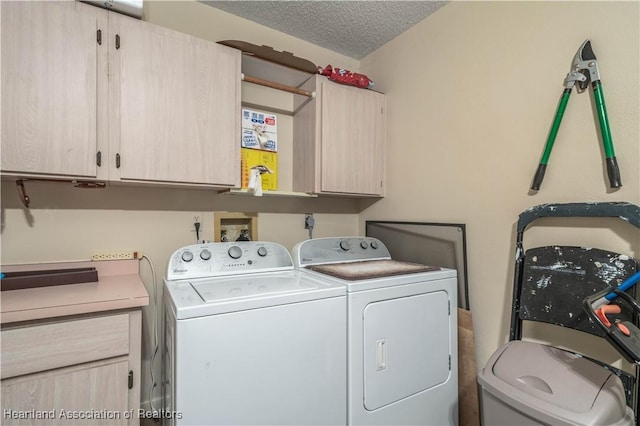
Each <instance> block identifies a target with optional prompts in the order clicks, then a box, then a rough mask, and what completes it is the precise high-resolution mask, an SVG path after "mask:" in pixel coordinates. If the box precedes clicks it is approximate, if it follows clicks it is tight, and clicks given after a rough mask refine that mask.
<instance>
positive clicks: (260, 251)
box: [258, 247, 267, 257]
mask: <svg viewBox="0 0 640 426" xmlns="http://www.w3.org/2000/svg"><path fill="white" fill-rule="evenodd" d="M266 255H267V249H266V248H264V247H258V256H260V257H265V256H266Z"/></svg>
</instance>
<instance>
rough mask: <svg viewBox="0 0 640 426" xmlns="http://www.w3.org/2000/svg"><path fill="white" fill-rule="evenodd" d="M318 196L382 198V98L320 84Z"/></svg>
mask: <svg viewBox="0 0 640 426" xmlns="http://www.w3.org/2000/svg"><path fill="white" fill-rule="evenodd" d="M321 90H322V98H321V99H322V106H321V108H322V110H321V121H322V124H321V126H322V127H321V128H322V130H321V135H322V136H321V139H322V143H321V144H322V146H321V160H320V161H321V164H320V170H321V172H320V176H321V177H320V179H321V183H320V189H321V192H336V193H346V194H362V195H383V189H384V188H383V184H384V156H385V113H384V108H385V97H384V95H382V94H380V93H377V92H373V91H371V90H363V89H358V88H355V87H349V86H343V85H339V84H336V83H331V82H328V81H324V82H322V88H321Z"/></svg>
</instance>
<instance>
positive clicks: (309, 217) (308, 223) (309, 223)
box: [304, 213, 315, 229]
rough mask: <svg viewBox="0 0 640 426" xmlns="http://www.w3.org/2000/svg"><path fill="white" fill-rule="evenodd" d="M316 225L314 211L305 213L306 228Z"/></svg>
mask: <svg viewBox="0 0 640 426" xmlns="http://www.w3.org/2000/svg"><path fill="white" fill-rule="evenodd" d="M314 225H315V219H314V218H313V213H305V215H304V229H313V226H314Z"/></svg>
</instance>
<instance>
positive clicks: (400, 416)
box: [293, 237, 458, 426]
mask: <svg viewBox="0 0 640 426" xmlns="http://www.w3.org/2000/svg"><path fill="white" fill-rule="evenodd" d="M293 257H294V263H295V265H296V267H298V268H300V269H302V270H304V271H306V272H307V275H308V276H310V277H317V278H321V279H322V280H323V281H325V282H326V283H331V284H335V283H339V284H341V285H344V286H345V287H346V288H347V306H348V308H347V324H348V326H347V330H348V331H347V341H348V368H347V370H348V372H347V375H348V391H347V393H348V407H347V413H348V424H349V425H437V426H443V425H457V423H458V358H457V353H458V349H457V310H456V301H457V294H456V291H457V280H456V271H455V270H450V269H444V268H432V267H428V266H425V265H419V264H415V263H408V262H399V261H395V260H392V259H391V256H390V254H389V251H388V250H387V248H386V247H385V245H384V244H383V243H382V242H381V241H380V240H377V239H375V238H365V237H350V238H318V239H311V240H306V241H303V242H301V243H298V244H297V245H296V246H295V247H294V249H293Z"/></svg>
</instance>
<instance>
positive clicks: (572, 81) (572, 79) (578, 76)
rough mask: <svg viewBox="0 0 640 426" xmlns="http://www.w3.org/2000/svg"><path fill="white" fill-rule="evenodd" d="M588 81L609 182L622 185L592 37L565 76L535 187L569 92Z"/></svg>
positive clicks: (581, 47) (582, 87)
mask: <svg viewBox="0 0 640 426" xmlns="http://www.w3.org/2000/svg"><path fill="white" fill-rule="evenodd" d="M589 83H591V88H592V89H593V96H594V98H595V105H596V109H597V111H598V121H599V122H600V131H601V133H602V143H603V145H604V153H605V157H606V164H607V175H608V176H609V183H610V184H611V187H612V188H619V187H621V186H622V182H621V180H620V170H619V169H618V162H617V160H616V155H615V152H614V150H613V141H612V140H611V131H610V129H609V119H608V118H607V109H606V107H605V103H604V95H603V93H602V83H601V82H600V72H599V71H598V61H597V60H596V55H595V54H594V53H593V49H592V48H591V41H590V40H586V41H585V42H584V43H582V45H581V46H580V49H578V52H577V53H576V56H575V57H574V58H573V63H572V65H571V71H570V72H569V74H567V77H566V78H565V79H564V91H563V92H562V97H561V98H560V103H559V105H558V109H557V110H556V115H555V118H554V119H553V124H552V126H551V131H550V132H549V137H548V138H547V143H546V145H545V147H544V152H543V153H542V158H541V159H540V164H539V165H538V169H537V170H536V174H535V176H534V178H533V183H532V185H531V189H533V190H536V191H537V190H538V189H540V184H542V179H543V178H544V173H545V171H546V169H547V163H548V162H549V157H550V156H551V149H552V148H553V143H554V142H555V139H556V135H557V134H558V129H559V128H560V122H561V121H562V116H563V115H564V111H565V109H566V108H567V103H568V102H569V96H570V95H571V90H572V89H573V86H575V85H576V84H577V90H578V93H582V92H584V91H585V90H586V89H587V88H588V87H589Z"/></svg>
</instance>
